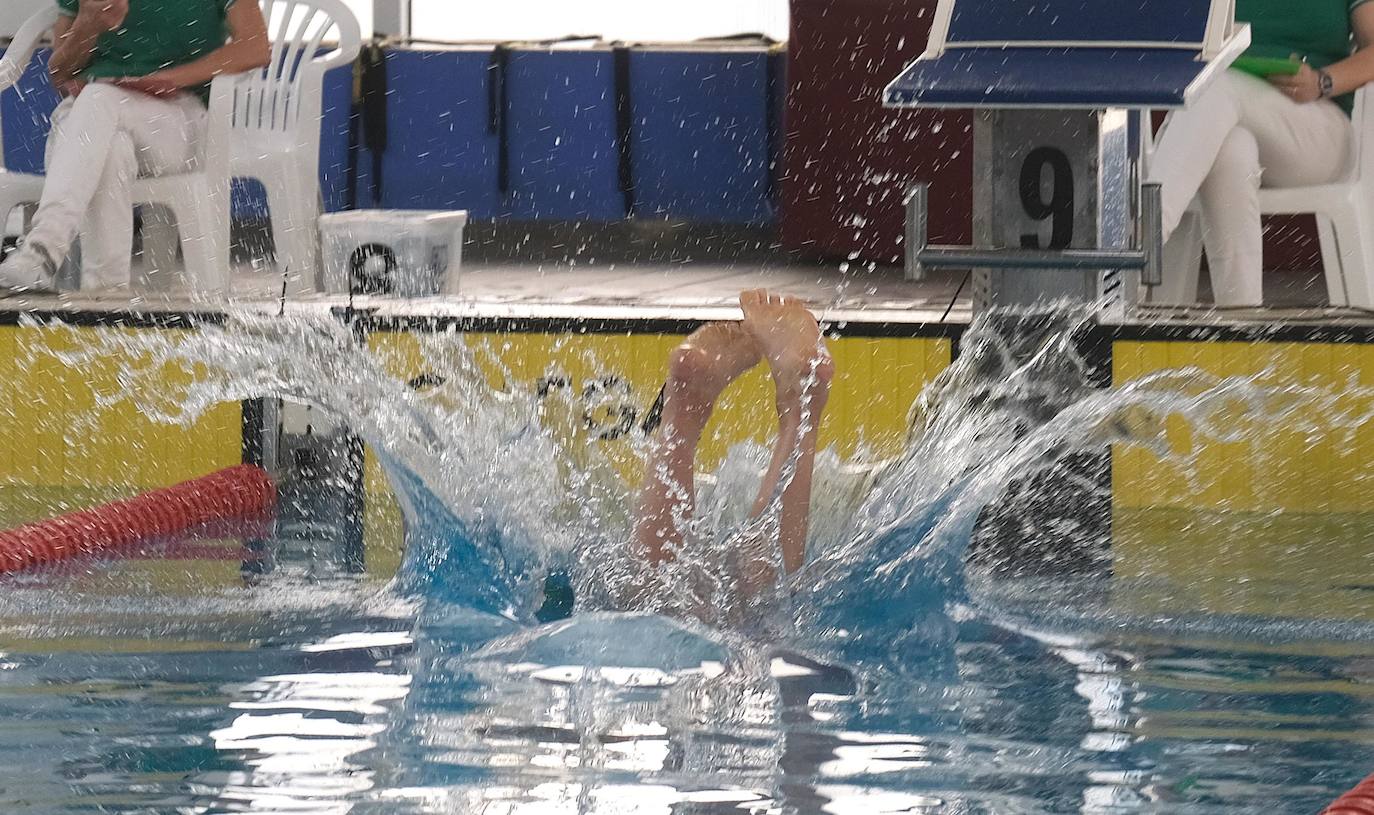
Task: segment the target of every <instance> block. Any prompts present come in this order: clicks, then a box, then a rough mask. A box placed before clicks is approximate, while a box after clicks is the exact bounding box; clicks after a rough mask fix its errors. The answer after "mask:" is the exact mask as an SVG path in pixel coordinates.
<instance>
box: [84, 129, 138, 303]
mask: <svg viewBox="0 0 1374 815" xmlns="http://www.w3.org/2000/svg"><path fill="white" fill-rule="evenodd" d="M110 140H111V144H110V149H109V153H108V154H107V156H106V159H105V167H104V170H103V172H102V173H101V174H100V178H99V179H98V182H97V185H96V193H95V195H94V197H92V198H91V203H90V206H89V207H87V209H86V217H85V220H84V221H83V222H82V223H81V228H80V233H81V238H82V241H81V248H82V252H81V288H83V289H90V288H97V287H99V288H105V287H112V286H128V285H129V277H130V270H131V269H130V267H131V258H130V253H131V252H132V251H133V243H134V218H133V210H134V202H133V196H132V192H133V183H134V179H136V178H137V177H138V154H137V150H136V148H135V147H134V142H133V139H132V138H130V136H129V134H128V133H126V132H125V131H123V130H116V131H115V132H114V133H113V134H111V136H110Z"/></svg>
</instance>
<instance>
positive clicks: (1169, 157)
mask: <svg viewBox="0 0 1374 815" xmlns="http://www.w3.org/2000/svg"><path fill="white" fill-rule="evenodd" d="M1238 130H1243V131H1246V132H1247V133H1248V134H1249V139H1250V142H1253V147H1251V146H1250V144H1249V142H1246V141H1245V137H1234V138H1233V135H1232V134H1233V133H1235V132H1236V131H1238ZM1352 137H1353V128H1352V127H1351V125H1350V120H1349V118H1347V117H1346V115H1345V113H1344V112H1343V111H1342V110H1341V109H1340V108H1339V107H1337V106H1336V104H1335V103H1334V102H1329V101H1321V102H1313V103H1310V104H1305V105H1300V104H1298V103H1296V102H1294V101H1293V100H1291V99H1289V98H1288V97H1286V96H1284V95H1283V94H1282V93H1280V92H1279V91H1278V90H1276V89H1275V88H1273V87H1272V86H1271V85H1269V83H1267V82H1265V81H1263V80H1261V79H1257V78H1255V77H1252V76H1249V75H1247V74H1242V73H1239V72H1236V71H1227V72H1225V73H1224V74H1223V76H1222V77H1221V78H1219V79H1218V80H1217V81H1216V83H1215V84H1214V85H1213V86H1212V87H1211V88H1209V89H1208V91H1207V92H1206V93H1205V94H1203V96H1202V97H1201V98H1200V99H1198V101H1197V102H1196V103H1195V104H1194V105H1193V106H1192V107H1190V108H1189V109H1187V110H1184V111H1180V112H1178V113H1175V114H1174V115H1172V116H1171V117H1170V118H1169V122H1168V123H1167V124H1166V125H1165V127H1164V130H1163V132H1162V133H1161V134H1160V139H1159V145H1158V147H1157V148H1156V149H1155V153H1154V158H1153V161H1152V163H1151V167H1150V176H1151V180H1153V181H1156V182H1158V183H1160V184H1162V185H1163V189H1162V191H1161V192H1162V199H1163V201H1162V203H1163V210H1164V211H1163V216H1164V232H1165V236H1166V238H1167V237H1168V236H1169V235H1171V234H1172V233H1173V231H1174V230H1175V229H1176V228H1177V227H1178V224H1179V221H1180V220H1181V219H1182V218H1183V214H1184V213H1185V212H1186V211H1187V209H1188V206H1189V205H1190V204H1191V203H1192V201H1193V199H1194V198H1195V197H1197V196H1198V195H1199V193H1203V195H1202V198H1201V199H1200V202H1201V204H1202V207H1203V220H1204V222H1205V225H1206V228H1207V233H1208V234H1207V239H1206V242H1207V249H1208V259H1209V263H1213V264H1214V265H1215V263H1216V261H1213V260H1212V254H1213V253H1214V252H1215V253H1219V254H1220V255H1221V264H1222V265H1223V267H1224V269H1223V272H1222V274H1224V275H1226V276H1227V280H1225V281H1223V282H1222V283H1221V285H1217V283H1216V281H1215V280H1214V283H1213V286H1214V288H1215V289H1216V290H1217V291H1218V298H1220V297H1222V296H1226V297H1227V298H1232V297H1234V298H1236V299H1234V300H1230V301H1229V302H1227V303H1225V304H1226V305H1258V304H1259V303H1260V301H1261V298H1262V294H1263V284H1262V268H1263V264H1262V254H1263V241H1262V232H1261V230H1260V225H1259V184H1258V183H1257V181H1258V179H1259V177H1262V180H1263V183H1264V185H1265V186H1267V187H1292V186H1304V185H1308V184H1323V183H1327V182H1330V181H1334V180H1336V179H1337V178H1338V177H1339V176H1340V174H1341V172H1342V170H1344V169H1345V166H1346V162H1347V159H1348V156H1349V153H1350V145H1351V139H1352ZM1249 153H1253V155H1254V157H1255V158H1254V160H1253V161H1250V160H1248V158H1247V154H1249ZM1204 185H1206V187H1207V190H1206V191H1205V192H1204V190H1203V187H1204ZM1242 214H1243V215H1244V218H1242ZM1242 278H1245V279H1248V282H1242ZM1218 302H1221V300H1220V299H1218Z"/></svg>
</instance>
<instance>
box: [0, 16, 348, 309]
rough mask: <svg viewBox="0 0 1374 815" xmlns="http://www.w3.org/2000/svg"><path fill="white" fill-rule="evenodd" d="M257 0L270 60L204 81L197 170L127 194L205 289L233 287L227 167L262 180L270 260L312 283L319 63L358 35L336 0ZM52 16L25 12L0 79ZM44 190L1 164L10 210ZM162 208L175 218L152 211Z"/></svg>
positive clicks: (157, 247)
mask: <svg viewBox="0 0 1374 815" xmlns="http://www.w3.org/2000/svg"><path fill="white" fill-rule="evenodd" d="M260 2H261V3H262V6H263V13H264V14H265V15H266V16H267V18H268V21H269V25H270V26H271V29H270V31H271V34H272V41H273V45H272V61H271V63H270V64H269V65H268V67H267V68H265V69H263V70H262V71H258V72H251V73H248V74H241V75H238V76H222V77H218V78H216V79H215V81H214V82H213V83H212V84H211V91H210V108H209V120H208V124H207V132H206V139H205V144H204V145H203V152H202V155H201V157H200V162H199V166H198V169H197V171H196V172H193V173H179V174H175V175H167V176H163V177H160V178H142V179H139V180H138V181H136V182H135V183H134V188H133V198H134V201H135V203H137V204H140V205H146V206H148V209H146V210H145V236H144V241H145V246H146V247H147V251H148V253H149V255H150V257H151V258H152V265H153V266H154V268H170V267H171V265H172V264H171V259H172V258H174V257H175V254H176V236H177V232H178V231H179V232H180V237H181V248H182V255H183V257H184V259H185V264H186V273H187V277H188V279H189V280H190V282H191V283H192V286H193V287H194V288H195V289H197V290H198V291H201V292H203V293H205V294H212V295H213V294H226V293H228V292H229V291H230V280H229V179H230V175H231V173H233V174H235V175H241V176H244V177H248V178H255V179H257V180H258V181H260V182H262V184H263V186H264V187H265V188H266V189H267V194H268V206H269V207H270V209H271V215H272V220H273V233H274V239H275V241H276V244H277V257H278V262H279V263H280V264H281V265H282V266H283V268H287V269H291V270H293V275H292V286H291V288H292V291H293V293H299V292H303V291H311V290H313V289H314V288H315V278H316V268H315V267H316V264H317V257H318V254H319V252H318V248H317V245H318V228H319V227H318V220H319V209H320V205H319V184H318V180H317V179H318V177H319V148H320V119H321V112H322V90H323V80H324V73H325V71H327V70H329V69H330V68H333V67H335V66H336V65H342V64H347V63H351V62H352V61H353V59H355V58H356V56H357V54H358V51H359V49H360V48H361V45H362V36H361V32H360V30H359V27H358V21H357V19H356V18H355V17H354V16H353V14H352V12H350V11H349V10H348V8H347V7H346V6H344V5H343V4H342V3H340V2H339V1H338V0H260ZM57 16H58V12H57V10H56V8H55V7H52V8H48V9H44V10H43V11H40V12H38V13H37V14H35V15H34V16H33V17H32V18H30V19H29V21H28V22H27V23H25V24H24V26H23V27H22V28H21V30H20V32H19V33H18V34H17V35H16V37H15V39H14V41H13V42H12V43H11V45H10V47H9V49H7V50H6V52H5V56H4V59H3V60H0V90H4V89H5V88H8V87H10V86H12V85H13V84H14V83H15V82H16V81H18V79H19V77H20V75H22V74H23V72H24V70H25V68H26V67H27V65H28V63H29V60H30V59H31V58H32V56H33V51H34V49H35V48H36V47H37V46H38V43H39V41H40V40H41V38H42V36H43V34H45V33H46V32H47V31H49V30H50V29H51V28H52V26H53V24H54V23H55V22H56V21H57ZM331 30H334V31H337V32H338V35H337V36H338V42H339V47H338V48H336V49H335V50H334V51H331V52H329V53H327V54H324V55H318V51H319V50H320V46H321V43H322V42H323V39H324V37H325V36H326V34H328V33H329V32H330V31H331ZM41 193H42V177H41V176H33V175H27V174H20V173H5V174H0V207H5V208H6V209H5V211H6V212H8V210H9V209H12V208H13V207H14V206H18V205H20V204H25V203H33V202H36V201H37V200H38V198H39V196H40V195H41ZM164 212H168V213H170V215H171V219H167V218H164V217H159V215H160V214H161V213H164ZM173 224H175V226H174V225H173Z"/></svg>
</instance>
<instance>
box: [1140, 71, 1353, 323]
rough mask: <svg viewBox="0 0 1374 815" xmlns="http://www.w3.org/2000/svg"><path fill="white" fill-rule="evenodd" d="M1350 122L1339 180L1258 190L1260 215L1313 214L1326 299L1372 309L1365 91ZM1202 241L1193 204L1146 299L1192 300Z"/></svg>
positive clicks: (1150, 149)
mask: <svg viewBox="0 0 1374 815" xmlns="http://www.w3.org/2000/svg"><path fill="white" fill-rule="evenodd" d="M1351 121H1352V122H1353V124H1354V128H1355V137H1354V142H1353V148H1352V150H1351V154H1350V157H1349V159H1348V164H1347V166H1346V170H1345V172H1344V173H1343V174H1342V177H1341V179H1340V180H1338V181H1335V182H1332V183H1330V184H1320V185H1316V186H1311V187H1287V188H1282V189H1271V188H1263V189H1261V190H1260V201H1259V204H1260V213H1261V214H1263V215H1302V214H1307V213H1311V214H1314V215H1316V218H1317V233H1318V235H1319V236H1320V239H1321V250H1322V271H1323V274H1324V275H1325V277H1326V291H1327V299H1328V301H1329V302H1330V304H1331V305H1333V306H1356V307H1359V308H1374V145H1367V144H1366V143H1365V142H1366V140H1367V139H1370V138H1374V103H1371V101H1370V100H1369V94H1368V91H1367V90H1365V89H1361V90H1359V91H1357V92H1356V94H1355V108H1354V111H1353V113H1352V115H1351ZM1166 126H1167V125H1166ZM1152 160H1153V144H1152V143H1151V141H1147V159H1146V161H1147V166H1148V164H1149V162H1151V161H1152ZM1202 245H1203V240H1202V214H1201V212H1200V211H1198V209H1197V206H1196V202H1194V205H1193V206H1192V207H1190V208H1189V210H1188V212H1187V214H1185V215H1184V218H1183V221H1182V223H1180V224H1179V227H1178V229H1177V230H1175V232H1174V235H1173V237H1172V238H1170V240H1169V245H1168V246H1167V247H1166V248H1165V257H1164V264H1165V265H1164V285H1162V286H1158V287H1156V288H1155V289H1154V291H1153V292H1151V295H1150V300H1151V302H1156V303H1167V304H1171V305H1174V304H1190V303H1195V302H1197V292H1198V276H1199V273H1200V270H1201V267H1202V248H1203V246H1202Z"/></svg>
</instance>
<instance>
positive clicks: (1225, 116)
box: [1149, 73, 1240, 240]
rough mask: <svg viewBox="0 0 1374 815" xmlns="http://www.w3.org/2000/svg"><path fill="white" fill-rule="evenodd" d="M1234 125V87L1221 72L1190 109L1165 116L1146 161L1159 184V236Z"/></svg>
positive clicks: (1187, 201) (1178, 216) (1169, 229)
mask: <svg viewBox="0 0 1374 815" xmlns="http://www.w3.org/2000/svg"><path fill="white" fill-rule="evenodd" d="M1239 123H1240V106H1239V104H1238V102H1237V99H1236V86H1235V85H1233V84H1232V83H1231V81H1230V76H1229V73H1228V74H1224V75H1223V76H1222V77H1221V78H1219V79H1218V80H1217V81H1216V82H1215V83H1214V84H1213V85H1212V86H1211V87H1210V88H1208V89H1207V91H1206V92H1205V93H1204V94H1203V95H1202V97H1201V98H1200V99H1198V101H1197V102H1196V103H1195V104H1194V105H1193V106H1192V107H1190V108H1188V109H1186V110H1180V111H1177V112H1175V113H1173V114H1171V115H1170V116H1169V119H1168V121H1167V122H1165V125H1164V128H1163V130H1161V131H1160V133H1159V141H1158V142H1157V143H1156V144H1155V149H1154V154H1153V155H1152V157H1151V160H1150V168H1149V171H1150V180H1151V181H1152V182H1154V183H1157V184H1159V185H1160V204H1161V214H1162V217H1163V227H1164V238H1165V240H1168V238H1169V236H1170V235H1172V234H1173V232H1174V230H1175V229H1177V228H1178V225H1179V222H1180V221H1182V220H1183V215H1184V213H1186V212H1187V211H1188V207H1189V206H1190V205H1191V204H1192V202H1193V199H1194V198H1195V197H1196V196H1197V193H1198V190H1199V189H1200V188H1201V186H1202V182H1203V181H1204V180H1205V179H1206V178H1207V175H1208V174H1209V173H1210V172H1211V171H1212V166H1213V165H1214V164H1215V163H1216V158H1217V154H1218V153H1219V152H1220V151H1221V146H1222V144H1223V143H1224V142H1225V141H1226V137H1227V136H1228V135H1229V134H1230V132H1231V131H1232V130H1234V129H1235V127H1236V125H1237V124H1239Z"/></svg>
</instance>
